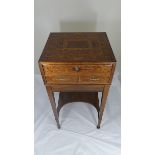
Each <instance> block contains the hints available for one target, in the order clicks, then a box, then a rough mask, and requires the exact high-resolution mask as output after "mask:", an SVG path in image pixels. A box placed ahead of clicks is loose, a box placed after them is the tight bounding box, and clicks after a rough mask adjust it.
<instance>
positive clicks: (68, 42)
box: [39, 32, 116, 62]
mask: <svg viewBox="0 0 155 155" xmlns="http://www.w3.org/2000/svg"><path fill="white" fill-rule="evenodd" d="M39 61H40V62H116V59H115V56H114V54H113V51H112V48H111V46H110V43H109V40H108V37H107V34H106V32H81V33H80V32H69V33H64V32H63V33H62V32H60V33H50V35H49V37H48V40H47V43H46V45H45V47H44V50H43V52H42V55H41V57H40V59H39Z"/></svg>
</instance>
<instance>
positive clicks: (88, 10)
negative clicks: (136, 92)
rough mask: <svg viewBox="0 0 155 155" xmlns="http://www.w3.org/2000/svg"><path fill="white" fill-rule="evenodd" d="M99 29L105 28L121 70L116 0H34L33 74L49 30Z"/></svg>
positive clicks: (119, 4)
mask: <svg viewBox="0 0 155 155" xmlns="http://www.w3.org/2000/svg"><path fill="white" fill-rule="evenodd" d="M100 31H101V32H107V35H108V37H109V40H110V43H111V46H112V49H113V52H114V54H115V56H116V59H117V70H118V72H119V73H120V74H121V1H120V0H34V63H35V64H34V72H35V74H40V72H39V68H38V63H37V62H38V59H39V57H40V55H41V52H42V50H43V48H44V45H45V43H46V40H47V38H48V35H49V33H50V32H100ZM119 79H120V77H119Z"/></svg>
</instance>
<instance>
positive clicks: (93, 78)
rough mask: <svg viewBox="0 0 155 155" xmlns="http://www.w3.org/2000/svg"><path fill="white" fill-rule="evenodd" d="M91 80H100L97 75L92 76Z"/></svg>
mask: <svg viewBox="0 0 155 155" xmlns="http://www.w3.org/2000/svg"><path fill="white" fill-rule="evenodd" d="M90 80H91V81H98V80H99V78H97V77H92V78H90Z"/></svg>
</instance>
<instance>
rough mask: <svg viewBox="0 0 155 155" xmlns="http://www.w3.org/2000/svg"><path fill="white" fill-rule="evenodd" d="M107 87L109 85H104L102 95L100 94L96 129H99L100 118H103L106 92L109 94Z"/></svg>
mask: <svg viewBox="0 0 155 155" xmlns="http://www.w3.org/2000/svg"><path fill="white" fill-rule="evenodd" d="M109 87H110V85H105V87H104V94H103V92H102V100H101V105H100V111H99V119H98V125H97V128H98V129H99V128H100V124H101V121H102V116H103V112H104V108H105V104H106V100H107V96H108V92H109Z"/></svg>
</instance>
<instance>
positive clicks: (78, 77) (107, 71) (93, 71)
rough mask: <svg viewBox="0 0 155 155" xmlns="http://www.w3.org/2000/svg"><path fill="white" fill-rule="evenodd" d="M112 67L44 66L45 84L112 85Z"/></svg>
mask: <svg viewBox="0 0 155 155" xmlns="http://www.w3.org/2000/svg"><path fill="white" fill-rule="evenodd" d="M112 67H113V66H112V64H111V65H77V64H75V65H53V64H44V65H42V68H43V77H44V81H45V84H47V85H51V84H110V83H111V76H112Z"/></svg>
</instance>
